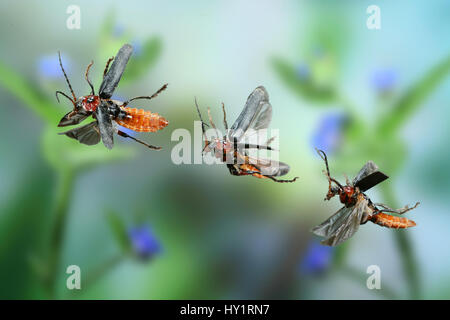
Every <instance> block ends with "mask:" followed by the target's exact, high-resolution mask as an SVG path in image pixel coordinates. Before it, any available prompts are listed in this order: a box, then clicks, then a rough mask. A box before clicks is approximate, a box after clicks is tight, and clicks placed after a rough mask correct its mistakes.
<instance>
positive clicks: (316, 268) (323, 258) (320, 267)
mask: <svg viewBox="0 0 450 320" xmlns="http://www.w3.org/2000/svg"><path fill="white" fill-rule="evenodd" d="M333 252H334V248H333V247H329V246H324V245H321V244H320V243H317V242H315V241H314V242H311V243H310V245H309V247H308V250H307V252H306V254H305V256H304V257H303V260H302V262H301V264H300V270H301V271H302V272H303V273H305V274H311V273H322V272H324V271H325V270H326V269H327V268H328V267H329V266H330V264H331V261H332V259H333Z"/></svg>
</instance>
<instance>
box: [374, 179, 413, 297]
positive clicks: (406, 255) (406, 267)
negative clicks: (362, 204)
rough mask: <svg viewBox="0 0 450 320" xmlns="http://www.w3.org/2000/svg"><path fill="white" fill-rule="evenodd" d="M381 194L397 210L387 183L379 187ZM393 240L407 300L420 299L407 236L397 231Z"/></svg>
mask: <svg viewBox="0 0 450 320" xmlns="http://www.w3.org/2000/svg"><path fill="white" fill-rule="evenodd" d="M381 192H382V194H383V197H384V199H385V201H386V202H387V204H388V205H389V206H391V207H394V208H397V207H398V203H397V201H396V199H395V196H394V193H393V191H392V188H391V185H390V184H389V183H386V184H384V185H383V186H382V187H381ZM394 236H395V240H396V242H397V247H398V251H399V252H400V257H401V260H402V264H403V271H404V274H405V276H406V282H407V284H408V286H409V291H410V292H409V298H410V299H420V296H421V294H420V291H421V288H420V279H419V277H420V276H419V270H418V265H417V261H416V257H415V256H414V252H413V248H412V245H411V241H410V239H409V235H408V233H407V232H404V230H398V231H397V232H395V233H394Z"/></svg>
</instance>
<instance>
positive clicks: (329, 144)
mask: <svg viewBox="0 0 450 320" xmlns="http://www.w3.org/2000/svg"><path fill="white" fill-rule="evenodd" d="M346 121H347V116H346V115H345V114H342V113H331V114H327V115H325V116H324V117H323V118H322V119H321V120H320V122H319V126H318V128H317V129H316V132H315V133H314V134H313V137H312V145H313V147H314V148H318V149H320V150H323V151H325V152H326V153H332V152H333V151H334V150H335V149H336V148H337V147H338V145H339V142H340V140H341V133H342V128H343V126H344V125H345V122H346Z"/></svg>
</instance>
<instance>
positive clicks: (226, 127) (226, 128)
mask: <svg viewBox="0 0 450 320" xmlns="http://www.w3.org/2000/svg"><path fill="white" fill-rule="evenodd" d="M222 111H223V125H224V126H225V130H226V131H228V122H227V113H226V112H225V104H224V103H223V102H222Z"/></svg>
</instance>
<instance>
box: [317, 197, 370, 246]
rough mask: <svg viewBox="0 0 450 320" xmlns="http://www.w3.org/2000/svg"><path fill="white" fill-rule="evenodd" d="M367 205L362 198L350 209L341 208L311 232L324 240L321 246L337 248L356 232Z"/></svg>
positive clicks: (366, 201) (365, 200)
mask: <svg viewBox="0 0 450 320" xmlns="http://www.w3.org/2000/svg"><path fill="white" fill-rule="evenodd" d="M368 203H369V202H368V200H367V199H365V198H362V199H360V200H359V201H358V202H357V203H356V204H355V205H354V206H352V207H349V208H347V207H343V208H341V209H340V210H339V211H338V212H336V213H335V214H334V215H333V216H331V217H330V218H328V219H327V220H325V221H324V222H323V223H321V224H320V225H318V226H316V227H314V228H313V229H312V230H311V231H312V232H313V233H315V234H317V235H319V236H323V237H325V238H326V239H325V240H323V241H322V242H321V243H322V244H324V245H328V246H337V245H338V244H340V243H342V242H344V241H345V240H347V239H348V238H350V237H351V236H353V235H354V234H355V232H356V231H358V229H359V225H360V224H361V221H362V219H363V216H364V213H365V212H366V210H367V207H368Z"/></svg>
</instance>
